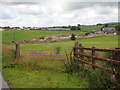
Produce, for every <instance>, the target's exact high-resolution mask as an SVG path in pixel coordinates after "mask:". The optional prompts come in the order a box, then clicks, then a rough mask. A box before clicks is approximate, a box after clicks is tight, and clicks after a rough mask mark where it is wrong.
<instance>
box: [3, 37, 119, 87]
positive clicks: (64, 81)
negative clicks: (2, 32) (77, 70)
mask: <svg viewBox="0 0 120 90" xmlns="http://www.w3.org/2000/svg"><path fill="white" fill-rule="evenodd" d="M117 40H118V37H117V36H106V37H96V38H87V39H78V40H76V41H78V42H80V43H82V44H83V45H84V46H85V47H92V46H96V47H97V48H115V47H117V46H118V45H117V43H118V41H117ZM76 41H69V40H68V41H62V42H54V43H37V44H36V43H35V44H22V45H21V50H24V49H52V48H53V49H54V48H55V47H61V48H64V49H66V48H72V47H73V46H74V42H76ZM3 46H4V47H5V48H3V57H2V58H3V59H2V60H3V67H4V68H3V75H4V77H5V79H6V80H7V81H8V83H9V84H10V86H11V87H13V88H89V87H102V85H101V82H100V80H99V79H96V78H94V76H93V75H94V73H93V74H91V75H88V76H87V77H86V76H84V75H85V74H87V73H81V74H80V75H76V74H67V73H66V72H65V66H64V64H63V60H64V61H66V59H56V60H52V59H51V60H50V59H45V58H47V57H45V58H42V57H40V56H34V55H29V56H27V55H28V54H27V53H26V54H23V57H22V58H21V59H20V60H16V61H13V57H14V54H13V53H12V51H11V49H14V48H15V47H14V45H13V44H7V45H6V44H3ZM7 48H9V49H7ZM32 53H35V52H32ZM25 56H26V57H25ZM52 58H53V56H52ZM11 65H12V66H11ZM13 65H14V66H13ZM89 77H91V79H89ZM96 77H97V75H96ZM100 77H101V76H100ZM91 81H93V82H91ZM98 82H99V84H98ZM94 85H95V86H94Z"/></svg>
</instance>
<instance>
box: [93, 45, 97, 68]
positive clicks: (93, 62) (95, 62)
mask: <svg viewBox="0 0 120 90" xmlns="http://www.w3.org/2000/svg"><path fill="white" fill-rule="evenodd" d="M92 49H95V47H92ZM92 56H95V50H92ZM92 64H96V62H95V59H93V58H92ZM92 68H93V69H95V67H94V66H93V67H92Z"/></svg>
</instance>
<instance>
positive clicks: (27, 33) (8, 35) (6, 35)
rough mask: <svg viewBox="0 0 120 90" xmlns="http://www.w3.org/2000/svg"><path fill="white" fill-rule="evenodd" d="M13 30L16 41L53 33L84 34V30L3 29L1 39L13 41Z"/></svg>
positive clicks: (52, 34)
mask: <svg viewBox="0 0 120 90" xmlns="http://www.w3.org/2000/svg"><path fill="white" fill-rule="evenodd" d="M14 32H15V35H16V41H23V40H31V39H37V38H41V37H47V36H54V35H65V34H72V33H75V34H84V33H85V32H81V31H37V30H36V31H32V30H24V31H4V32H2V41H3V42H11V41H14Z"/></svg>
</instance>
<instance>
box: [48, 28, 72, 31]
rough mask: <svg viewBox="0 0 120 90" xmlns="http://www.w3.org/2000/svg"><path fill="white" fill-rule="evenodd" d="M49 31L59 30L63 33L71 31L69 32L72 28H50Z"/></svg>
mask: <svg viewBox="0 0 120 90" xmlns="http://www.w3.org/2000/svg"><path fill="white" fill-rule="evenodd" d="M47 30H58V31H61V30H63V31H69V30H71V29H70V28H48V29H47Z"/></svg>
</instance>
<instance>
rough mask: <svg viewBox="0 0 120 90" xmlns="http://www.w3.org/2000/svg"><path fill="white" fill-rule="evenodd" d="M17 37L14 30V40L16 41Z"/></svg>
mask: <svg viewBox="0 0 120 90" xmlns="http://www.w3.org/2000/svg"><path fill="white" fill-rule="evenodd" d="M15 38H16V36H15V31H14V42H15V41H16V39H15Z"/></svg>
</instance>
